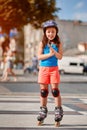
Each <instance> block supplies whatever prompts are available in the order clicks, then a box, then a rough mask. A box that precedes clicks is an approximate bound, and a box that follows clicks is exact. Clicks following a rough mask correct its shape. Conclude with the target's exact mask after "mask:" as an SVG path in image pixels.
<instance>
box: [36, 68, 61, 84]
mask: <svg viewBox="0 0 87 130" xmlns="http://www.w3.org/2000/svg"><path fill="white" fill-rule="evenodd" d="M38 83H43V84H51V83H60V74H59V70H58V66H56V67H40V68H39V75H38Z"/></svg>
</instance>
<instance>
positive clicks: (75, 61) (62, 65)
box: [58, 56, 85, 74]
mask: <svg viewBox="0 0 87 130" xmlns="http://www.w3.org/2000/svg"><path fill="white" fill-rule="evenodd" d="M58 64H59V72H60V73H61V74H64V73H71V74H74V73H75V74H83V69H84V62H83V60H81V59H80V58H78V57H69V56H64V57H63V58H62V60H59V61H58ZM84 71H85V70H84Z"/></svg>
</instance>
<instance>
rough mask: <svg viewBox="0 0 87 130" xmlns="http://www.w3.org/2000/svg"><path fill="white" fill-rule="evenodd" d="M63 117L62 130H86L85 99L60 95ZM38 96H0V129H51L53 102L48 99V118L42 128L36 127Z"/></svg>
mask: <svg viewBox="0 0 87 130" xmlns="http://www.w3.org/2000/svg"><path fill="white" fill-rule="evenodd" d="M62 101H63V109H64V117H63V120H62V121H61V126H60V128H62V129H64V130H65V129H69V128H73V129H77V128H82V129H83V128H86V129H87V97H86V96H85V97H84V96H80V97H79V96H69V95H68V96H66V95H64V96H63V95H62ZM39 106H40V103H39V96H38V95H37V94H36V95H35V94H34V95H32V94H30V95H29V96H23V95H21V96H19V95H0V129H1V130H2V129H5V128H6V130H7V129H9V130H10V129H11V128H14V130H16V129H18V128H20V129H21V130H22V129H23V130H25V129H26V130H28V129H29V130H30V129H41V130H42V129H43V128H46V129H48V128H50V130H51V128H52V130H53V129H55V126H54V100H53V98H52V97H51V96H49V98H48V111H49V112H48V116H47V118H46V119H45V121H44V124H43V126H37V116H38V112H39Z"/></svg>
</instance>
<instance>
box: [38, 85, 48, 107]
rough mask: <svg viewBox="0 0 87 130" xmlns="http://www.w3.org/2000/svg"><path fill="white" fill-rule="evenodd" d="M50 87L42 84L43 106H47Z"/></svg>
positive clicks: (41, 100) (41, 98) (41, 99)
mask: <svg viewBox="0 0 87 130" xmlns="http://www.w3.org/2000/svg"><path fill="white" fill-rule="evenodd" d="M47 96H48V85H45V84H40V103H41V106H47Z"/></svg>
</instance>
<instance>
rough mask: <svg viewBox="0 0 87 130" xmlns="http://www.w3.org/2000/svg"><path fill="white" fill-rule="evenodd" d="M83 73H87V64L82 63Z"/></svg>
mask: <svg viewBox="0 0 87 130" xmlns="http://www.w3.org/2000/svg"><path fill="white" fill-rule="evenodd" d="M83 73H84V75H87V65H84V68H83Z"/></svg>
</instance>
